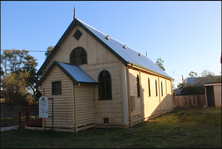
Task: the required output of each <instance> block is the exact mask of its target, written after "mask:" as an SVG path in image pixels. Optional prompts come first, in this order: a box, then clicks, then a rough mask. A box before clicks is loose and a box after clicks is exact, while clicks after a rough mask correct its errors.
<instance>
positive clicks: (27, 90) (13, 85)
mask: <svg viewBox="0 0 222 149" xmlns="http://www.w3.org/2000/svg"><path fill="white" fill-rule="evenodd" d="M28 52H29V51H26V50H24V49H23V50H21V51H20V50H15V49H12V50H5V51H3V54H2V55H1V62H2V63H1V73H2V74H3V75H2V76H1V83H2V87H3V89H4V91H5V93H6V98H7V101H8V103H10V104H25V103H28V104H33V102H34V99H35V97H36V96H38V97H40V96H41V93H40V91H39V90H38V89H36V88H35V87H34V86H35V84H36V83H37V81H38V77H37V75H36V71H37V70H36V66H37V65H38V63H37V62H36V59H34V57H32V56H31V55H29V54H28ZM2 66H3V67H2ZM11 80H13V81H11ZM21 80H22V82H21ZM22 100H23V102H22ZM16 101H17V102H16Z"/></svg>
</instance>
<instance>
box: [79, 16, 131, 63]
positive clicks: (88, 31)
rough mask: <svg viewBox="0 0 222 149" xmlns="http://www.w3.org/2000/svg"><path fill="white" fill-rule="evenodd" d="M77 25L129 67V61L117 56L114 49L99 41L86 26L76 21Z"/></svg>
mask: <svg viewBox="0 0 222 149" xmlns="http://www.w3.org/2000/svg"><path fill="white" fill-rule="evenodd" d="M76 24H78V25H79V26H80V27H81V28H82V29H84V30H85V31H86V32H87V33H88V34H90V35H91V36H92V37H93V38H94V39H95V40H96V41H98V42H99V43H100V44H101V45H102V46H103V47H104V48H106V49H107V50H108V51H109V52H110V53H112V54H113V55H114V56H115V57H116V58H117V59H119V60H120V61H121V62H122V63H123V64H124V65H125V66H127V65H128V61H126V60H125V59H123V58H122V57H121V56H120V55H119V54H117V53H116V52H115V51H114V50H113V49H112V48H110V47H109V46H108V45H107V44H106V43H104V42H103V41H102V40H101V39H99V38H98V37H97V36H96V35H95V34H94V33H92V32H91V31H90V30H89V29H88V28H87V27H85V25H83V24H82V23H81V22H79V21H78V20H76Z"/></svg>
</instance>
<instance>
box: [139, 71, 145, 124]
mask: <svg viewBox="0 0 222 149" xmlns="http://www.w3.org/2000/svg"><path fill="white" fill-rule="evenodd" d="M139 88H140V110H141V117H142V118H143V121H144V98H143V92H141V90H142V85H141V70H139Z"/></svg>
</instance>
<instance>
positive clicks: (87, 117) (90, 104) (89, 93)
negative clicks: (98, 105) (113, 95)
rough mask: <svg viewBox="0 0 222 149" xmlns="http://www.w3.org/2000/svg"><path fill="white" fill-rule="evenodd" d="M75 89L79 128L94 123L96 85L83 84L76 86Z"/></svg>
mask: <svg viewBox="0 0 222 149" xmlns="http://www.w3.org/2000/svg"><path fill="white" fill-rule="evenodd" d="M75 89H76V96H75V97H76V117H77V126H82V124H84V123H85V124H87V123H88V124H90V123H94V122H95V114H94V113H95V108H94V85H90V84H82V85H80V86H75Z"/></svg>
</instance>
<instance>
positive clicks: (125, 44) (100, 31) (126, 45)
mask: <svg viewBox="0 0 222 149" xmlns="http://www.w3.org/2000/svg"><path fill="white" fill-rule="evenodd" d="M76 19H77V20H78V21H80V22H82V23H84V24H85V25H87V26H89V27H91V28H92V29H94V30H96V31H98V32H100V33H102V34H103V35H108V34H105V33H103V32H101V31H99V30H98V29H96V28H94V27H92V26H90V25H89V24H87V23H85V22H83V21H82V20H80V19H78V18H76ZM110 38H112V37H111V36H110ZM112 39H113V40H115V41H116V42H119V43H120V44H122V45H126V44H124V43H122V42H120V41H118V40H117V39H114V38H112ZM126 46H127V47H128V48H130V49H131V50H134V51H136V52H138V53H141V52H139V51H137V50H135V49H134V48H131V47H130V46H128V45H126ZM141 54H142V53H141ZM142 55H143V54H142Z"/></svg>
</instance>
